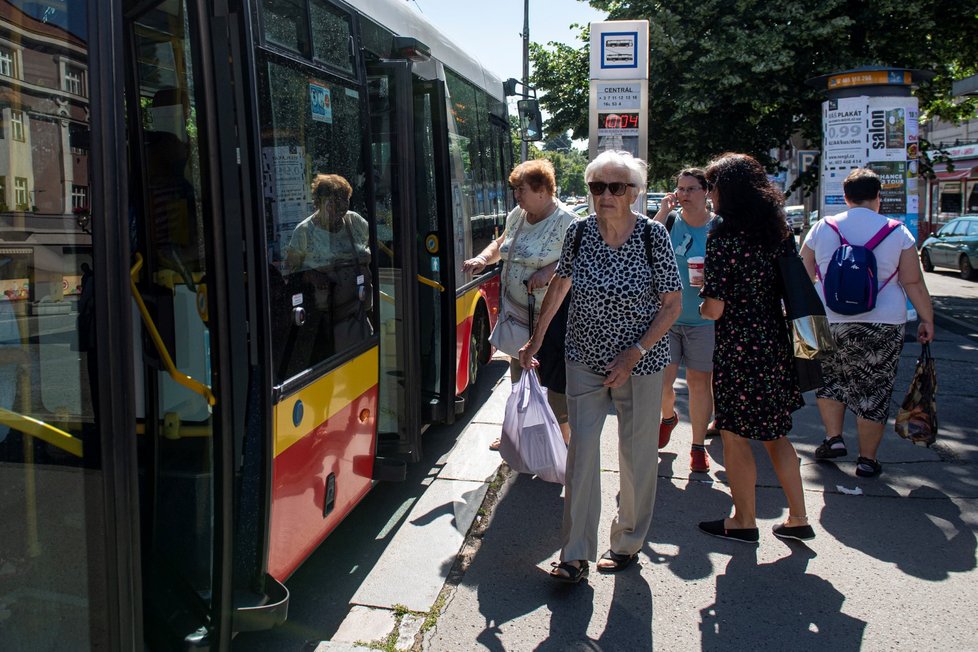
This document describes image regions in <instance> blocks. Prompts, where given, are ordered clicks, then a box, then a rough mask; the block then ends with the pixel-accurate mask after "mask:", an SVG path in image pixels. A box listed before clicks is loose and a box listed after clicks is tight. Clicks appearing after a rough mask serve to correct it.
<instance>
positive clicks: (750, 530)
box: [700, 518, 761, 543]
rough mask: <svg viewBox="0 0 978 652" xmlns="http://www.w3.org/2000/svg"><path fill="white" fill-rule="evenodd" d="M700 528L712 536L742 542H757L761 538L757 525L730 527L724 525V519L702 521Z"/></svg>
mask: <svg viewBox="0 0 978 652" xmlns="http://www.w3.org/2000/svg"><path fill="white" fill-rule="evenodd" d="M700 530H702V531H703V532H706V533H707V534H709V535H710V536H711V537H719V538H721V539H730V540H731V541H740V542H742V543H757V542H758V540H759V539H760V538H761V537H760V534H759V533H758V531H757V528H756V527H745V528H735V529H728V528H725V527H723V519H722V518H721V519H720V520H719V521H703V522H702V523H700Z"/></svg>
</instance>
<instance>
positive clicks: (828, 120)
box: [819, 96, 868, 217]
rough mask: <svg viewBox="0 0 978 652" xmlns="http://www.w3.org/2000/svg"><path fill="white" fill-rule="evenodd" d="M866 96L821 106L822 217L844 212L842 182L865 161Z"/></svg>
mask: <svg viewBox="0 0 978 652" xmlns="http://www.w3.org/2000/svg"><path fill="white" fill-rule="evenodd" d="M867 99H868V98H867V97H865V96H860V97H847V98H841V99H833V100H827V101H825V102H823V103H822V167H821V193H820V194H821V197H822V201H821V205H820V206H819V214H820V215H821V216H822V217H828V216H831V215H836V214H838V213H841V212H843V211H844V210H846V202H845V199H844V198H843V195H842V181H843V180H844V179H845V178H846V176H847V175H848V174H849V171H850V170H852V169H853V168H858V167H860V166H862V165H864V164H865V162H866V109H867Z"/></svg>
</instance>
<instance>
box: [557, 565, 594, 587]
mask: <svg viewBox="0 0 978 652" xmlns="http://www.w3.org/2000/svg"><path fill="white" fill-rule="evenodd" d="M577 563H579V564H580V566H579V567H578V566H574V565H572V564H571V563H570V562H567V561H561V562H557V561H555V562H551V564H550V565H551V566H553V570H552V571H550V577H552V578H554V579H555V580H557V581H558V582H563V583H565V584H577V583H579V582H580V581H581V580H583V579H584V578H586V577H587V575H588V565H587V562H586V561H584V560H581V561H578V562H577ZM561 571H563V573H567V574H566V575H564V574H562V573H561Z"/></svg>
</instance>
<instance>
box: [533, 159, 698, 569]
mask: <svg viewBox="0 0 978 652" xmlns="http://www.w3.org/2000/svg"><path fill="white" fill-rule="evenodd" d="M645 177H646V165H645V162H644V161H642V160H639V159H636V158H633V157H632V156H631V154H629V153H627V152H615V151H606V152H603V153H601V154H599V155H598V157H597V158H595V159H594V160H593V161H592V162H591V163H590V164H588V166H587V168H586V169H585V171H584V178H585V180H586V181H587V183H588V189H589V190H590V192H591V195H592V196H593V198H594V206H595V214H594V215H591V216H589V217H586V218H582V219H579V220H577V221H575V222H574V224H572V225H571V227H570V229H568V232H567V238H566V239H565V240H564V247H563V250H562V251H561V254H560V262H559V263H558V265H557V272H556V276H555V277H554V279H553V281H552V282H551V283H550V287H549V288H548V289H547V294H546V296H545V297H544V299H543V308H542V310H541V311H540V318H539V322H538V324H537V327H536V329H534V331H533V335H532V337H531V338H530V340H529V341H528V342H527V343H526V346H524V347H523V349H522V350H521V351H520V364H521V365H522V366H523V368H524V369H529V368H531V367H532V366H533V365H534V364H535V360H534V355H535V354H536V353H537V351H539V349H540V345H541V344H542V342H543V341H544V339H545V338H546V336H547V334H548V332H549V328H550V326H551V323H552V321H553V318H554V315H555V314H556V313H557V309H558V307H559V306H560V305H561V303H562V302H563V300H564V298H565V297H566V295H567V293H568V292H569V291H570V289H571V287H573V290H574V291H573V292H572V293H571V301H570V311H569V314H568V320H567V340H566V351H565V355H566V360H567V402H568V409H569V413H570V424H571V430H572V431H573V433H574V436H573V437H572V438H571V441H570V448H569V450H568V455H567V474H566V479H565V487H566V491H565V498H564V518H563V527H562V532H561V543H562V545H561V551H560V560H559V561H556V562H554V563H553V567H554V568H553V570H552V571H551V573H550V574H551V577H553V578H554V579H555V580H558V581H561V582H569V583H577V582H580V581H581V580H582V579H584V578H585V577H587V575H588V566H589V563H590V562H592V561H595V560H596V559H597V556H598V522H599V520H600V516H601V459H600V439H601V429H602V426H603V424H604V420H605V418H606V417H607V415H608V412H609V410H610V409H611V408H612V407H613V408H614V410H615V412H616V414H617V416H618V441H619V464H620V468H621V473H620V476H619V477H620V482H621V486H620V492H619V503H618V513H617V515H616V517H615V520H614V522H613V524H612V526H611V541H610V545H609V547H608V549H607V551H606V552H605V553H604V554H603V555H602V556H601V560H600V561H599V562H598V566H597V568H598V570H599V571H601V572H606V573H613V572H616V571H620V570H623V569H624V568H626V567H627V566H629V565H630V564H631V563H632V562H634V561H635V560H636V559H637V557H638V552H639V550H641V549H642V546H643V545H644V543H645V538H646V534H647V532H648V529H649V525H650V524H651V522H652V508H653V505H654V503H655V483H656V469H657V468H658V461H659V457H658V439H659V436H658V434H659V433H658V427H659V418H660V416H661V415H660V410H659V406H660V400H661V397H662V371H663V370H664V369H665V367H666V365H667V364H669V346H668V343H667V341H666V339H664V336H665V334H666V331H668V329H669V327H670V326H671V325H672V323H673V322H674V321H675V320H676V317H677V316H678V315H679V311H680V308H681V304H682V300H681V297H680V290H681V288H682V285H681V283H680V280H679V271H678V268H677V266H676V257H675V255H674V254H673V250H672V244H671V242H670V241H669V234H668V233H667V232H666V228H665V227H664V226H663V225H662V224H659V223H654V222H652V221H651V220H649V219H648V218H647V217H645V216H644V215H641V214H639V213H635V212H632V209H631V206H632V204H633V203H635V200H636V199H637V198H638V195H639V193H640V192H641V191H642V190H643V189H644V188H645Z"/></svg>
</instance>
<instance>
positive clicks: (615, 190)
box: [587, 181, 635, 197]
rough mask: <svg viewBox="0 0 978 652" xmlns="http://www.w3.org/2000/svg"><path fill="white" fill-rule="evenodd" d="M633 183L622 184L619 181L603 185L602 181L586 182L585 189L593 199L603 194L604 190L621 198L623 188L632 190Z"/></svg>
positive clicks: (623, 192) (623, 191)
mask: <svg viewBox="0 0 978 652" xmlns="http://www.w3.org/2000/svg"><path fill="white" fill-rule="evenodd" d="M634 187H635V184H634V183H623V182H621V181H612V182H611V183H605V182H604V181H588V182H587V188H588V190H590V191H591V194H592V195H594V196H595V197H600V196H601V195H603V194H604V191H605V190H610V191H611V194H612V195H614V196H615V197H621V196H622V195H624V194H625V188H634Z"/></svg>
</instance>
